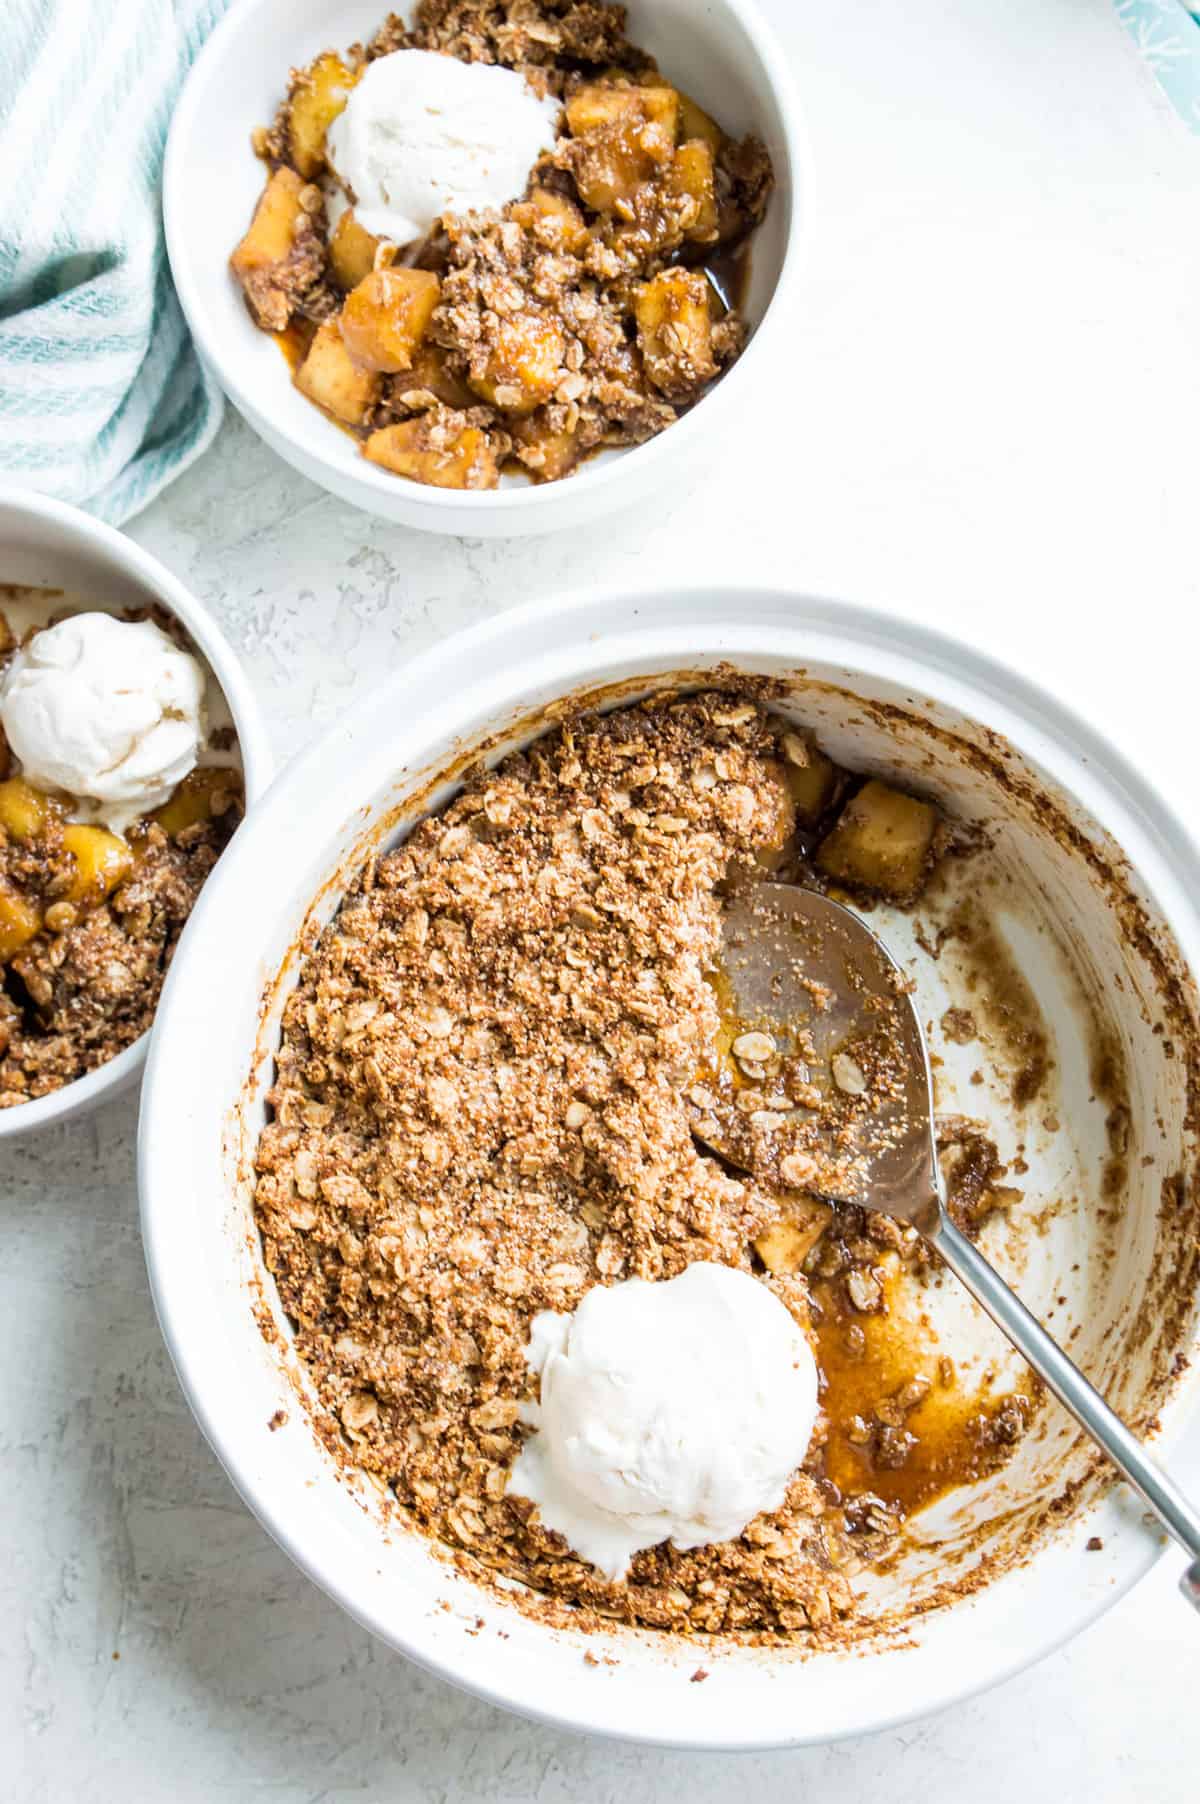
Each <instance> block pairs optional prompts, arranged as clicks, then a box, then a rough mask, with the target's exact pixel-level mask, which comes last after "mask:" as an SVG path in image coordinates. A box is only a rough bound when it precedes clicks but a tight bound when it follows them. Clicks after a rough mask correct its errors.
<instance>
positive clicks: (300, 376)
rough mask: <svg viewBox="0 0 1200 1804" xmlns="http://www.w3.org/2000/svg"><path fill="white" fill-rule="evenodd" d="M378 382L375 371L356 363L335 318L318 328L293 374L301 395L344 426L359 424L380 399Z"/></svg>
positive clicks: (379, 380)
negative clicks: (306, 353) (305, 355)
mask: <svg viewBox="0 0 1200 1804" xmlns="http://www.w3.org/2000/svg"><path fill="white" fill-rule="evenodd" d="M380 382H381V378H380V376H379V375H378V374H377V373H376V372H375V371H374V370H367V369H363V367H362V366H361V364H357V363H355V361H354V359H353V358H352V357H351V355H350V353H349V351H348V350H347V349H346V342H345V340H344V339H343V337H342V329H341V326H340V325H339V324H338V322H337V320H336V319H329V320H326V321H325V324H324V325H323V326H320V327H318V329H317V333H316V335H315V337H314V338H313V341H312V343H311V345H309V347H308V355H307V357H306V358H305V359H304V362H303V363H302V364H301V365H300V368H299V369H298V370H297V371H296V387H297V388H298V389H299V390H300V393H301V394H302V395H307V396H308V398H309V400H310V401H315V402H316V404H317V406H318V407H323V408H324V409H325V411H326V413H331V414H332V415H333V417H334V419H335V420H341V421H342V423H343V424H344V425H346V426H361V425H362V423H363V421H364V420H365V419H366V416H367V412H368V410H369V409H370V408H371V407H373V406H374V404H375V402H376V401H377V400H378V398H379V388H380Z"/></svg>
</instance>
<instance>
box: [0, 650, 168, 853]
mask: <svg viewBox="0 0 1200 1804" xmlns="http://www.w3.org/2000/svg"><path fill="white" fill-rule="evenodd" d="M203 701H204V672H203V670H202V668H201V666H200V664H199V663H198V662H197V660H196V659H195V658H193V657H192V656H191V655H190V654H189V653H188V652H186V651H182V650H181V649H180V647H179V646H178V645H176V644H175V642H174V640H172V639H169V638H168V637H167V635H166V633H164V632H163V631H162V628H161V627H158V626H155V624H154V622H153V621H152V620H136V621H135V620H115V619H113V617H112V615H110V614H73V615H71V616H70V617H69V618H68V619H66V620H60V621H59V622H58V624H57V625H56V626H49V627H45V628H44V629H43V630H42V631H41V632H40V633H35V634H34V636H33V638H32V639H30V640H29V641H28V643H27V644H26V645H24V646H22V647H21V649H20V650H19V651H18V652H17V653H16V654H15V656H14V657H13V659H12V661H11V662H10V664H9V666H8V669H7V670H6V671H5V673H4V678H3V682H2V683H0V724H2V725H3V727H4V731H5V734H6V735H7V738H8V743H9V746H10V747H11V749H12V751H13V753H14V755H15V756H16V757H17V759H18V760H19V761H20V765H21V774H22V776H23V777H25V778H26V779H27V780H28V781H29V782H30V783H32V784H33V785H34V787H35V788H37V789H61V790H65V791H66V792H67V794H68V795H71V796H73V797H75V798H76V799H77V801H79V802H80V803H82V804H83V812H84V813H85V814H86V815H88V817H89V818H95V819H97V820H102V821H104V822H105V824H106V825H108V826H109V827H111V828H112V829H113V831H114V832H117V833H123V832H125V831H126V829H127V828H128V827H129V825H130V824H131V823H132V822H133V821H134V820H136V819H137V818H138V816H139V815H143V814H147V813H148V812H149V811H150V810H151V809H153V808H158V807H159V806H161V804H162V803H163V802H165V801H166V800H167V798H168V796H169V795H170V794H171V792H172V790H173V789H174V788H175V786H176V785H177V784H178V783H180V782H181V781H182V780H183V778H184V777H186V776H187V774H188V772H189V771H190V770H191V769H192V768H193V766H194V765H195V762H196V756H197V753H198V751H199V748H200V742H201V738H202V734H203V721H202V712H203Z"/></svg>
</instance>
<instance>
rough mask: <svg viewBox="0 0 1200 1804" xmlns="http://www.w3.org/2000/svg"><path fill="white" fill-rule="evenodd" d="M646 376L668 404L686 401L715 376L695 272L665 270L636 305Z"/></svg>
mask: <svg viewBox="0 0 1200 1804" xmlns="http://www.w3.org/2000/svg"><path fill="white" fill-rule="evenodd" d="M634 314H635V317H636V319H637V328H638V343H639V344H640V346H641V349H642V358H643V361H644V363H645V366H646V375H647V376H648V377H649V379H650V381H651V382H652V383H653V384H654V386H655V388H657V389H659V390H660V391H661V392H662V393H663V394H664V395H667V396H668V397H669V398H670V399H671V400H687V399H688V398H689V397H690V396H692V395H694V394H695V393H696V392H697V390H698V389H700V388H702V387H703V386H704V384H705V383H706V382H709V381H711V380H712V378H713V377H714V376H715V375H716V373H717V364H716V359H715V358H714V356H713V350H712V316H711V315H710V313H709V309H708V284H707V283H706V282H705V280H704V277H703V276H702V275H701V274H700V272H699V271H698V270H694V269H664V270H662V271H661V272H660V274H658V275H657V276H655V277H654V278H653V280H652V281H650V282H647V283H646V284H645V285H644V287H642V288H641V289H639V291H638V294H637V298H636V300H635V302H634Z"/></svg>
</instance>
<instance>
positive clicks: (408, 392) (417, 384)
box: [390, 339, 478, 413]
mask: <svg viewBox="0 0 1200 1804" xmlns="http://www.w3.org/2000/svg"><path fill="white" fill-rule="evenodd" d="M390 400H391V403H392V405H393V406H395V405H396V404H397V403H399V404H400V405H401V406H404V407H409V408H411V409H412V411H413V412H414V413H421V412H424V410H425V409H426V408H429V407H434V406H436V405H437V404H438V403H439V402H440V403H441V404H442V406H444V407H457V408H464V407H474V406H475V405H476V403H477V400H478V397H477V396H475V395H473V394H472V393H471V391H470V389H469V388H468V387H467V384H466V381H465V380H464V378H463V377H462V376H460V375H458V373H457V372H456V371H455V370H452V369H451V368H450V365H449V362H448V361H447V358H446V353H445V351H443V350H442V348H441V346H440V345H435V344H431V343H430V341H429V340H428V339H426V340H425V342H424V344H420V345H418V346H417V348H416V350H415V351H414V352H413V360H412V363H411V365H410V367H409V368H408V369H406V370H402V371H401V372H400V374H399V375H398V376H394V377H393V378H392V384H391V389H390Z"/></svg>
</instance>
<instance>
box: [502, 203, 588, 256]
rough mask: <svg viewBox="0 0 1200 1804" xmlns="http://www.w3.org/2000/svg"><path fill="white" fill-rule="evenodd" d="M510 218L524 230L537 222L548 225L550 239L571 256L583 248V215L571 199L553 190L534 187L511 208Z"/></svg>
mask: <svg viewBox="0 0 1200 1804" xmlns="http://www.w3.org/2000/svg"><path fill="white" fill-rule="evenodd" d="M513 217H514V218H515V219H516V220H517V222H518V224H520V225H523V226H526V227H533V226H535V225H537V224H539V223H541V224H542V225H550V226H552V227H553V228H554V230H553V231H552V233H551V234H550V237H551V238H553V239H554V240H556V241H557V243H558V244H560V245H561V246H562V248H563V250H565V251H569V252H570V253H571V255H572V256H575V255H577V254H578V253H579V252H581V251H584V250H586V249H587V243H588V229H587V225H586V223H585V221H584V217H583V214H582V213H581V212H580V211H579V208H578V207H577V206H576V205H575V202H574V201H573V200H569V199H568V198H567V196H566V195H565V194H558V193H556V192H555V190H554V189H553V188H534V190H533V191H532V193H531V194H530V196H529V199H528V200H525V201H522V202H521V203H520V204H519V205H518V206H516V207H514V208H513Z"/></svg>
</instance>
